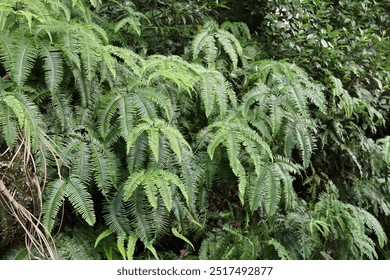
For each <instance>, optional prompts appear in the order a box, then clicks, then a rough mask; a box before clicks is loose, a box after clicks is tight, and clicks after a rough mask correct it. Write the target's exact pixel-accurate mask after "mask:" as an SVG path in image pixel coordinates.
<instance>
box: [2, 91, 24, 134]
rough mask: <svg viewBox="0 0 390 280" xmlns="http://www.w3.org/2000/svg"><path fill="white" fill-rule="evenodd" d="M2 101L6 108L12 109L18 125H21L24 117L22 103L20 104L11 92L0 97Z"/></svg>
mask: <svg viewBox="0 0 390 280" xmlns="http://www.w3.org/2000/svg"><path fill="white" fill-rule="evenodd" d="M2 101H3V102H4V103H5V104H6V105H7V107H8V108H10V109H12V111H13V113H14V116H16V119H17V120H18V124H19V126H20V127H23V126H24V123H25V119H26V116H25V113H24V109H23V104H21V103H20V102H19V100H18V99H17V98H16V97H15V96H14V95H13V94H7V95H6V96H4V97H3V98H2Z"/></svg>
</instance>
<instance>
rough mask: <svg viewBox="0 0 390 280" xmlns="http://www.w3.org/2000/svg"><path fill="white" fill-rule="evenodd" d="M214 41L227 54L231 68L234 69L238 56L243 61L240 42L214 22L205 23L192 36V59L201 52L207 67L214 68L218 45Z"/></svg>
mask: <svg viewBox="0 0 390 280" xmlns="http://www.w3.org/2000/svg"><path fill="white" fill-rule="evenodd" d="M216 42H218V43H219V46H220V47H221V49H223V50H224V51H225V53H226V54H227V55H228V57H229V59H230V61H231V64H232V68H233V70H234V69H236V68H237V66H238V62H239V58H240V59H241V61H243V56H242V47H241V44H240V42H239V41H238V40H237V38H236V37H235V36H234V35H233V34H231V33H230V32H228V31H226V30H224V29H221V28H219V27H218V25H217V24H216V23H215V22H208V23H206V24H205V27H204V29H203V30H202V31H201V32H200V33H199V34H198V35H197V36H196V37H195V38H194V40H193V42H192V53H193V59H197V58H198V56H199V54H200V53H201V52H203V53H204V54H205V58H206V63H207V65H208V66H209V68H211V69H212V68H214V65H215V62H216V59H217V55H218V47H219V46H217V44H216Z"/></svg>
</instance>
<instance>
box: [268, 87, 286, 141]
mask: <svg viewBox="0 0 390 280" xmlns="http://www.w3.org/2000/svg"><path fill="white" fill-rule="evenodd" d="M269 108H270V120H271V129H272V135H273V136H276V135H277V134H278V133H279V130H280V128H281V127H282V124H283V120H284V118H285V117H286V116H285V115H284V110H283V109H282V107H281V106H280V104H279V100H278V98H277V97H276V96H274V95H273V96H271V97H270V102H269Z"/></svg>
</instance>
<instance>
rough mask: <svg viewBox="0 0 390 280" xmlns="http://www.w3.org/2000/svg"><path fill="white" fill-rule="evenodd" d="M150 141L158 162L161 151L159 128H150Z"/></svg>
mask: <svg viewBox="0 0 390 280" xmlns="http://www.w3.org/2000/svg"><path fill="white" fill-rule="evenodd" d="M148 142H149V147H150V149H151V150H152V153H153V155H154V158H155V159H156V162H158V159H159V151H160V135H159V133H158V129H156V128H151V129H148Z"/></svg>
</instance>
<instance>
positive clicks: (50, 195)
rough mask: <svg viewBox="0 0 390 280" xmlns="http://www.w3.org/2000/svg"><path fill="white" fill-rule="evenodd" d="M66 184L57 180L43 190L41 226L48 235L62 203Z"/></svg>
mask: <svg viewBox="0 0 390 280" xmlns="http://www.w3.org/2000/svg"><path fill="white" fill-rule="evenodd" d="M66 184H67V182H66V181H64V180H61V179H57V180H55V181H52V182H51V183H50V184H49V185H48V187H47V189H46V190H45V200H44V204H43V225H44V227H45V228H46V230H47V232H48V233H51V231H52V230H53V227H54V223H55V219H56V217H57V214H58V211H59V210H60V207H61V205H62V204H63V202H64V197H65V188H66Z"/></svg>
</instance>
